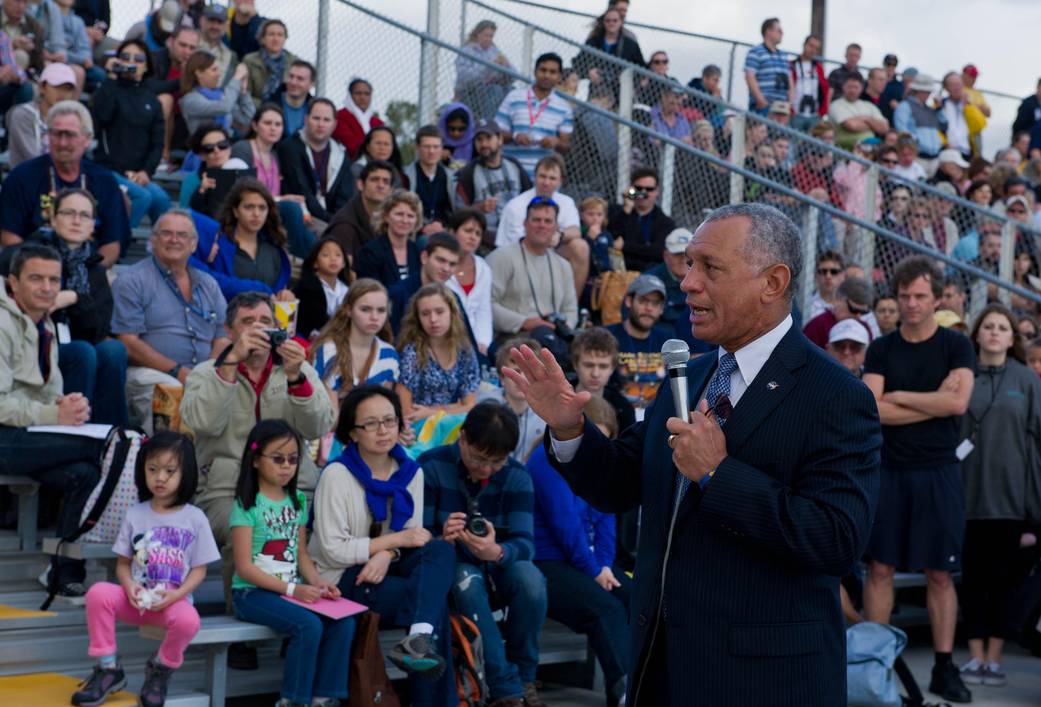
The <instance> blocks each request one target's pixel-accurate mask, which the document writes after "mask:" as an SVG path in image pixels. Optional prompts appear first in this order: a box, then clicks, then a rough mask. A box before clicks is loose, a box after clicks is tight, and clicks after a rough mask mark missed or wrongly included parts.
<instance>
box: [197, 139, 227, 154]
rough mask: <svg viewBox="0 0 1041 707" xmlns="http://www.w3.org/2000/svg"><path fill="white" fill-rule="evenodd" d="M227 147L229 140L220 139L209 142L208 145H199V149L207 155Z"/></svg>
mask: <svg viewBox="0 0 1041 707" xmlns="http://www.w3.org/2000/svg"><path fill="white" fill-rule="evenodd" d="M229 147H231V141H230V140H221V141H220V142H211V143H209V144H208V145H199V151H200V152H203V153H205V154H207V155H209V154H212V153H214V152H216V151H217V150H227V149H228V148H229Z"/></svg>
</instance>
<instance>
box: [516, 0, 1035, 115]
mask: <svg viewBox="0 0 1041 707" xmlns="http://www.w3.org/2000/svg"><path fill="white" fill-rule="evenodd" d="M501 2H511V3H514V4H517V5H527V6H529V7H535V8H538V9H540V10H547V11H550V12H559V13H561V14H564V15H575V16H576V17H582V18H584V19H587V20H596V18H597V17H598V15H594V14H592V13H588V12H581V11H579V10H569V9H567V8H563V7H550V6H549V5H543V4H542V3H539V2H532V1H531V0H501ZM625 26H626V27H636V28H638V29H647V30H651V31H654V32H667V33H669V34H676V35H679V36H681V37H693V38H695V39H705V40H708V41H710V42H720V43H722V44H730V45H732V46H738V47H746V48H748V49H751V48H752V47H755V46H758V45H756V44H753V43H751V42H745V41H743V40H740V39H728V38H726V37H720V36H718V35H712V34H701V33H700V32H691V31H689V30H683V29H676V28H675V27H662V26H661V25H653V24H650V23H647V22H633V21H630V20H628V19H627V20H626V21H625ZM781 51H782V52H784V53H785V54H788V55H790V56H792V57H795V56H798V54H799V52H791V51H787V50H784V49H782V50H781ZM818 59H820V60H821V61H822V62H824V63H825V64H834V65H835V66H841V65H843V64H845V63H846V62H845V61H840V60H838V59H828V58H827V57H818ZM857 68H858V69H875V68H881V67H874V66H867V65H866V64H860V65H858V66H857ZM934 75H937V76H939V75H942V74H934ZM973 88H974V89H975V90H977V91H979V92H980V93H983V94H986V95H988V96H996V97H998V98H1011V99H1014V100H1017V101H1020V100H1023V96H1017V95H1014V94H1011V93H1004V92H1003V91H995V90H994V89H985V88H978V87H975V86H974V87H973Z"/></svg>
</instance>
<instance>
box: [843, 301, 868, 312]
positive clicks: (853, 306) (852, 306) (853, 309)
mask: <svg viewBox="0 0 1041 707" xmlns="http://www.w3.org/2000/svg"><path fill="white" fill-rule="evenodd" d="M846 307H847V308H848V309H849V311H851V312H853V313H854V314H867V313H868V312H870V311H871V307H861V306H859V305H856V304H853V303H852V302H851V301H850V300H848V299H847V300H846Z"/></svg>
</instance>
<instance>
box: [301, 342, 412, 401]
mask: <svg viewBox="0 0 1041 707" xmlns="http://www.w3.org/2000/svg"><path fill="white" fill-rule="evenodd" d="M376 345H377V347H378V348H377V350H376V359H375V360H374V361H373V362H372V367H371V368H369V375H368V376H367V377H366V378H365V380H364V381H359V380H355V381H352V383H351V385H349V386H347V388H346V389H344V392H347V390H350V389H351V388H353V387H355V386H357V385H361V384H362V383H365V384H369V385H383V386H386V385H387V384H390V383H397V381H398V377H399V371H398V352H397V351H395V350H394V347H393V346H391V345H390V344H388V343H387V342H386V341H383V340H382V339H376ZM354 363H355V364H356V365H355V369H357V368H358V366H357V364H358V363H359V362H358V361H355V362H354ZM360 363H361V364H362V365H364V363H365V362H364V361H362V362H360ZM314 368H315V370H316V371H318V377H319V378H321V379H322V382H323V383H325V384H326V385H327V386H329V387H330V388H331V389H332V390H336V391H339V390H341V389H343V387H344V386H343V378H342V377H341V376H340V367H339V364H338V363H337V360H336V344H334V343H333V342H331V341H327V342H325V343H324V344H322V348H320V349H319V350H318V352H317V353H316V354H315V357H314Z"/></svg>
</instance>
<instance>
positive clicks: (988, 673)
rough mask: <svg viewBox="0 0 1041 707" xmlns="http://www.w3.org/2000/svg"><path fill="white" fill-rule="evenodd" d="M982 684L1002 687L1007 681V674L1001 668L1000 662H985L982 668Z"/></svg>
mask: <svg viewBox="0 0 1041 707" xmlns="http://www.w3.org/2000/svg"><path fill="white" fill-rule="evenodd" d="M983 671H984V672H983V684H984V685H989V686H990V687H1004V685H1005V683H1007V682H1008V676H1007V675H1005V671H1004V670H1002V669H1001V663H994V662H991V663H987V665H986V666H985V667H984V668H983Z"/></svg>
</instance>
